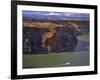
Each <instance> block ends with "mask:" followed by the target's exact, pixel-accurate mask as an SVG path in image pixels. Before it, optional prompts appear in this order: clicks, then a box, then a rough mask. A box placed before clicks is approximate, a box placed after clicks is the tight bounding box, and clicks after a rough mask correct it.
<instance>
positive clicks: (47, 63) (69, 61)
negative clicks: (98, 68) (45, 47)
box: [23, 34, 89, 68]
mask: <svg viewBox="0 0 100 80" xmlns="http://www.w3.org/2000/svg"><path fill="white" fill-rule="evenodd" d="M77 38H78V45H77V46H76V48H75V50H73V51H65V52H60V53H49V54H37V55H34V54H33V55H32V54H29V55H28V54H26V55H25V54H24V55H23V68H43V67H61V66H86V65H89V35H88V34H87V35H82V36H78V37H77Z"/></svg>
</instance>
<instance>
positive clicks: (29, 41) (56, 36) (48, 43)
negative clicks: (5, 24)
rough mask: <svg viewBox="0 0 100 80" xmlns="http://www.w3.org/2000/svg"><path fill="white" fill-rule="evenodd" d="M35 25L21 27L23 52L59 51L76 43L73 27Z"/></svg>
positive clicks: (71, 47) (74, 45) (72, 47)
mask: <svg viewBox="0 0 100 80" xmlns="http://www.w3.org/2000/svg"><path fill="white" fill-rule="evenodd" d="M45 25H47V24H45ZM50 25H51V24H50ZM35 26H36V27H32V26H31V25H30V26H29V25H26V24H25V25H24V27H23V51H24V53H27V52H31V53H49V52H59V51H64V50H69V49H74V48H75V47H76V45H77V38H76V35H75V29H74V28H72V27H69V26H63V25H54V24H53V26H56V27H55V28H54V29H52V28H51V29H48V28H40V27H37V25H35ZM41 26H43V25H41ZM48 26H49V25H48Z"/></svg>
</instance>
